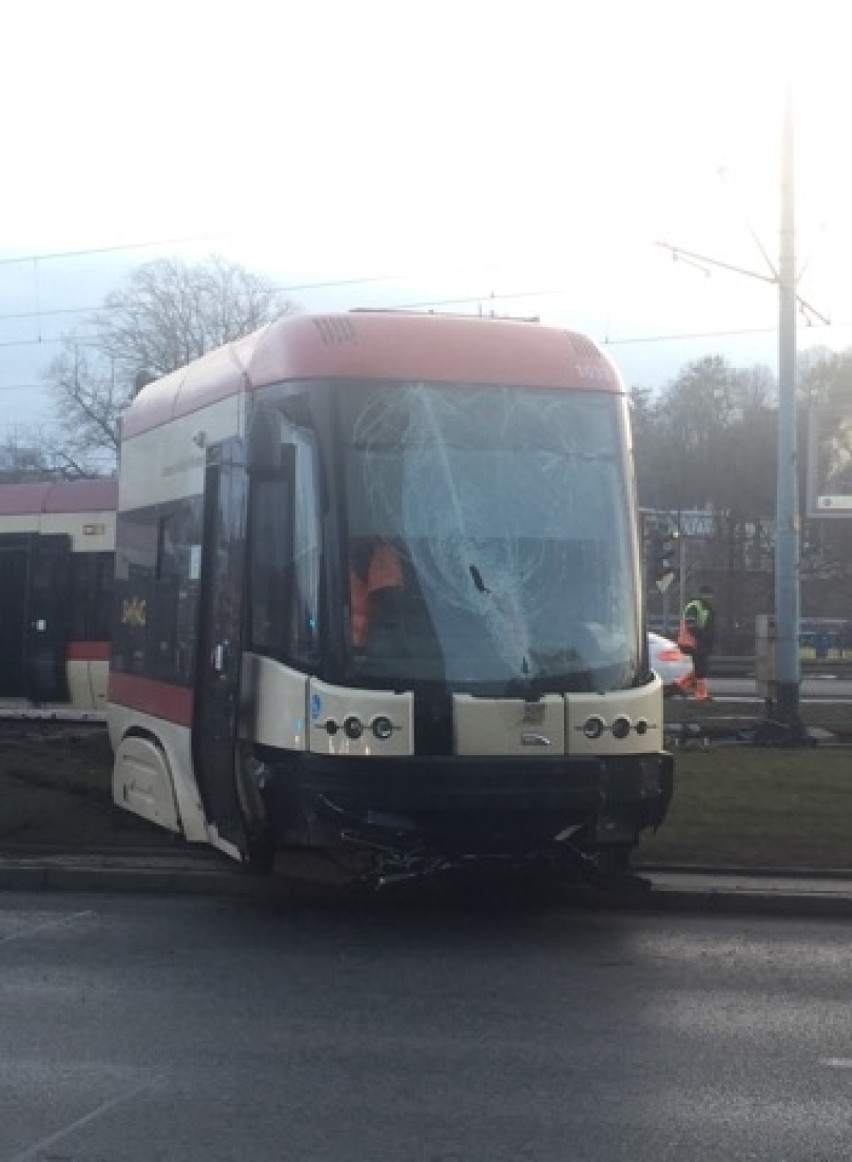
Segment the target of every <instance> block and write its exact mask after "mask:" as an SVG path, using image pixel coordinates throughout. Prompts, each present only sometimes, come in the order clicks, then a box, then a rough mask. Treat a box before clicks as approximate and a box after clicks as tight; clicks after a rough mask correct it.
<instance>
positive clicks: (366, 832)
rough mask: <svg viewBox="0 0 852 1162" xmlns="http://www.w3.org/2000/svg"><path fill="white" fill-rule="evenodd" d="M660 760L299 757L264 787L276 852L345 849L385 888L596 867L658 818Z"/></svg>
mask: <svg viewBox="0 0 852 1162" xmlns="http://www.w3.org/2000/svg"><path fill="white" fill-rule="evenodd" d="M672 784H673V760H672V757H671V755H669V754H668V753H666V752H659V753H657V754H649V755H641V756H625V757H617V758H616V757H607V758H560V759H553V760H550V759H542V760H538V761H537V762H535V763H529V762H523V761H520V760H517V759H513V758H512V759H493V758H465V759H459V758H456V757H450V758H442V757H437V758H436V757H433V756H428V757H427V756H423V757H420V756H415V757H406V758H404V759H386V760H381V761H376V760H374V759H373V760H361V759H355V758H352V759H346V760H342V761H341V759H339V758H328V757H326V756H317V755H300V756H296V757H295V759H291V760H288V761H287V762H286V764H285V763H282V764H281V765H280V766H277V767H276V769H275V770H274V773H273V775H272V777H271V778H269V779H268V780H267V782H266V786H265V790H264V799H265V802H266V806H267V818H268V821H269V824H270V827H271V830H272V833H273V835H274V839H275V843H276V845H277V846H287V845H288V844H296V845H305V846H309V847H322V848H325V849H328V850H331V849H335V848H337V849H339V848H341V847H344V848H347V849H349V851H350V852H358V853H360V854H361V855H362V856H364V857H365V859H364V862H365V866H366V865H367V864H369V866H370V867H371V869H372V871H373V873H375V869H377V868H378V869H382V870H380V871H379V872H378V874H379V876H380V878H382V879H383V880H384V882H389V880H390V879H391V878H411V877H412V876H414V875H423V874H434V873H435V872H438V871H444V870H449V869H451V868H454V869H458V868H465V867H468V868H472V867H474V866H477V867H481V868H485V867H493V868H498V867H503V868H510V867H515V868H518V869H523V868H531V867H533V866H536V867H543V866H551V865H553V866H557V865H558V866H560V867H563V868H564V869H565V870H571V869H573V870H576V871H579V872H581V873H582V872H583V871H584V870H586V871H588V870H590V869H592V868H596V867H598V866H599V863H600V855H601V852H606V851H609V852H612V851H615V850H619V851H629V849H630V848H631V847H632V846H634V845H635V843H636V841H637V839H638V837H639V835H640V834H641V832H643V831H644V830H646V829H648V828H656V827H658V826H659V825H660V823H661V822H662V821H663V819H664V818H665V814H666V811H667V809H668V805H669V802H670V800H671V795H672Z"/></svg>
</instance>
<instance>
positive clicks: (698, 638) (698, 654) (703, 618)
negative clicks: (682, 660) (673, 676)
mask: <svg viewBox="0 0 852 1162" xmlns="http://www.w3.org/2000/svg"><path fill="white" fill-rule="evenodd" d="M715 637H716V613H715V610H714V608H713V590H712V589H711V588H710V586H709V585H702V586H701V589H700V590H699V591H698V596H697V597H694V598H693V599H692V601H688V602H687V604H686V606H685V607H684V610H683V618H682V620H681V627H680V630H679V632H678V641H677V644H678V645H679V646H680V648H681V650H682V651H683V653H685V654H687V655H688V656H689V657H691V658H692V673H691V674H685V675H684V676H683V677H682V678H680V679H679V680H678V681H677V682H676V683H675V684H676V686H677V687H678V689H679V690H680V692H681V693H682V694H691V693H692V692H693V691H694V692H695V698H696V701H698V702H709V701H710V700H711V698H712V695H711V694H710V690H709V687H708V681H707V680H708V671H709V667H710V655H711V654H712V652H713V646H714V643H715Z"/></svg>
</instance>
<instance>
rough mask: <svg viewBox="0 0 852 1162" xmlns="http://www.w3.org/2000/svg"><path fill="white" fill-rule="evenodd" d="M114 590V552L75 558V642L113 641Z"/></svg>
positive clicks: (73, 615)
mask: <svg viewBox="0 0 852 1162" xmlns="http://www.w3.org/2000/svg"><path fill="white" fill-rule="evenodd" d="M112 589H113V555H112V553H74V554H73V555H72V557H71V627H70V632H71V639H72V641H90V642H105V641H109V636H110V611H111V609H112Z"/></svg>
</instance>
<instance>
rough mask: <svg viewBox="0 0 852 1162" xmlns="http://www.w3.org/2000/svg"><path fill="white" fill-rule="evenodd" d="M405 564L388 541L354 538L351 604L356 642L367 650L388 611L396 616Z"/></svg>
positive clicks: (354, 642) (361, 648)
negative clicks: (395, 598) (395, 606)
mask: <svg viewBox="0 0 852 1162" xmlns="http://www.w3.org/2000/svg"><path fill="white" fill-rule="evenodd" d="M403 586H404V582H403V576H402V564H401V562H400V559H399V554H398V553H397V551H396V549H394V547H393V546H392V545H390V544H388V542H387V541H382V540H379V539H378V538H364V539H358V540H356V541H353V543H352V547H351V551H350V557H349V608H350V616H351V634H352V645H353V647H354V648H355V649H356V650H365V649H367V648H368V647H369V646H370V645H371V642H372V640H373V639H374V637H375V632H376V630H377V628H379V623H380V622H381V620H382V619H383V617H384V616H385V615H388V614H389V615H390V616H393V606H394V604H395V602H394V600H393V599H394V597H396V596H397V595H398V594H399V593H400V592H401V591H402V589H403Z"/></svg>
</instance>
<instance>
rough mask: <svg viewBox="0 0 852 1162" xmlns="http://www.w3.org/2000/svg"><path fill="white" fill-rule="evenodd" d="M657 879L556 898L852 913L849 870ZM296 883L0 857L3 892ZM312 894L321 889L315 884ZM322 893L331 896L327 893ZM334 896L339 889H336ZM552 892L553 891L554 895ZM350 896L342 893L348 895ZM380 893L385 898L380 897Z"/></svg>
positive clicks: (203, 889)
mask: <svg viewBox="0 0 852 1162" xmlns="http://www.w3.org/2000/svg"><path fill="white" fill-rule="evenodd" d="M638 870H639V873H640V875H642V876H644V877H645V878H646V881H647V883H649V884H650V890H648V889H647V888H645V887H637V888H632V889H630V890H610V891H595V890H594V889H590V888H588V887H585V886H582V887H578V888H574V887H568V888H566V889H565V891H564V892H563V891H558V892H557V893H556V894H555V898H554V902H555V903H558V904H560V905H564V906H568V907H572V906H573V907H578V908H581V909H584V910H603V911H631V912H637V911H639V912H647V913H662V914H678V913H679V914H687V913H711V914H717V915H755V916H757V915H764V916H790V917H795V916H801V917H806V916H812V917H846V918H848V917H850V916H852V877H850V875H849V873H848V872H847V873H841V874H838V875H831V874H829V873H809V872H808V873H805V874H801V873H796V872H793V873H791V872H789V871H787V872H779V871H775V872H770V871H768V870H760V871H757V872H755V871H751V870H749V871H731V870H729V869H725V870H724V871H720V870H718V869H701V870H697V869H689V870H686V869H677V870H675V869H663V868H655V869H653V870H651V869H649V868H644V869H643V868H640V869H638ZM301 886H302V885H300V884H299V883H298V882H296V883H293V884H289V883H287V882H286V881H284V882H275V881H269V880H266V879H264V878H262V877H259V876H254V875H252V874H251V873H249V872H248V871H247V870H246V869H244V868H240V867H239V866H238V865H233V866H231V865H230V864H229V862H228V861H227V860H226V859H225V858H224V857H221V859H220V858H219V857H217V856H215V855H214V856H213V857H211V856H210V855H209V854H207V853H186V854H185V855H181V856H179V857H176V856H174V855H169V856H156V855H154V854H153V853H146V854H145V855H136V856H120V855H113V854H110V855H95V854H89V855H64V856H63V855H60V854H58V853H57V854H53V853H51V854H50V855H36V854H31V855H27V856H17V857H16V856H8V855H6V856H4V855H0V891H8V892H13V891H46V892H103V893H123V894H129V895H134V894H135V895H158V894H166V895H190V896H229V897H235V898H243V899H248V898H253V899H258V900H260V899H272V898H279V899H280V898H281V897H282V894H283V896H284V897H285V898H290V899H293V900H294V901H295V900H296V899H298V898H299V897H300V896H302V895H303V893H302V891H301V890H300V887H301ZM305 887H306V888H307V897H308V898H310V896H311V895H313V894H314V893H313V892H312V891H311V889H310V887H309V886H308V885H305ZM320 894H321V895H322V896H324V897H325V898H328V896H327V893H326V891H325V890H323V889H321V891H320ZM331 894H332V895H333V894H334V892H333V891H332V893H331ZM548 897H550V893H548ZM343 898H345V893H343V894H341V899H343ZM376 898H378V897H376Z"/></svg>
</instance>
